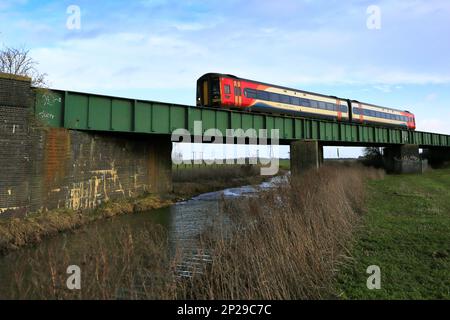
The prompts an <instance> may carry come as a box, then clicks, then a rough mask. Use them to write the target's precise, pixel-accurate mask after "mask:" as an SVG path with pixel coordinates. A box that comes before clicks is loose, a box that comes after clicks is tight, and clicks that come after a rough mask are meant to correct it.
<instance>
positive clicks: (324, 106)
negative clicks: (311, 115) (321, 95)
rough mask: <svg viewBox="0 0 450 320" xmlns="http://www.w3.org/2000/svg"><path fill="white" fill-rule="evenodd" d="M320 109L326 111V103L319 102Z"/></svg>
mask: <svg viewBox="0 0 450 320" xmlns="http://www.w3.org/2000/svg"><path fill="white" fill-rule="evenodd" d="M319 109H322V110H326V109H327V105H326V104H325V102H321V101H320V102H319Z"/></svg>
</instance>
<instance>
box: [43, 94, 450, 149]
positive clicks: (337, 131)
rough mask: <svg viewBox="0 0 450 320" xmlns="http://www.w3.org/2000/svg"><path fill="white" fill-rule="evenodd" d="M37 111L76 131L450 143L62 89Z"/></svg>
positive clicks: (437, 137) (439, 137)
mask: <svg viewBox="0 0 450 320" xmlns="http://www.w3.org/2000/svg"><path fill="white" fill-rule="evenodd" d="M35 114H36V117H37V118H38V119H40V120H41V121H43V122H44V123H45V124H47V125H48V126H51V127H64V128H67V129H75V130H93V131H114V132H130V133H147V134H171V133H172V132H173V131H174V130H175V129H179V128H183V129H187V130H189V131H190V132H191V133H193V132H194V121H202V127H203V131H205V130H207V129H210V128H217V129H219V130H221V132H222V133H223V134H224V135H225V132H226V129H243V130H247V129H256V131H257V132H259V131H258V129H267V130H269V133H270V129H279V135H280V140H281V143H282V144H288V143H289V142H290V141H292V140H305V139H312V140H319V141H321V142H322V143H323V144H324V145H327V144H329V145H360V146H364V145H380V146H381V145H392V144H415V145H419V146H421V147H424V148H426V147H450V136H449V135H443V134H437V133H428V132H419V131H408V130H401V129H391V128H384V127H376V126H369V125H360V124H353V123H341V122H333V121H325V120H315V119H306V118H298V117H290V116H279V115H265V114H251V113H246V112H240V111H235V110H225V109H213V108H199V107H193V106H185V105H177V104H170V103H163V102H155V101H143V100H133V99H126V98H120V97H110V96H102V95H95V94H88V93H79V92H68V91H58V90H46V91H42V90H37V91H36V103H35Z"/></svg>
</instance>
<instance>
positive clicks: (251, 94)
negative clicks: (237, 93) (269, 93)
mask: <svg viewBox="0 0 450 320" xmlns="http://www.w3.org/2000/svg"><path fill="white" fill-rule="evenodd" d="M244 94H245V96H246V97H247V98H250V99H256V91H255V90H253V89H245V90H244Z"/></svg>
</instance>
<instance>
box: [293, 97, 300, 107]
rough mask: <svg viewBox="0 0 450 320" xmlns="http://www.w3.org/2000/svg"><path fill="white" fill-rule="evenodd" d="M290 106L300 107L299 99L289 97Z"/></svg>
mask: <svg viewBox="0 0 450 320" xmlns="http://www.w3.org/2000/svg"><path fill="white" fill-rule="evenodd" d="M291 104H293V105H296V106H299V105H300V99H299V98H298V97H291Z"/></svg>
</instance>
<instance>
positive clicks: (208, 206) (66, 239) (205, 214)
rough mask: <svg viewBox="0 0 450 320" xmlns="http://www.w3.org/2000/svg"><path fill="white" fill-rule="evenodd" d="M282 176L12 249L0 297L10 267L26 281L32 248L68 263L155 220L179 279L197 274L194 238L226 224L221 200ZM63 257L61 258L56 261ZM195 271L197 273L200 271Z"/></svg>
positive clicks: (4, 263) (2, 268) (0, 275)
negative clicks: (64, 256) (176, 257)
mask: <svg viewBox="0 0 450 320" xmlns="http://www.w3.org/2000/svg"><path fill="white" fill-rule="evenodd" d="M284 178H285V177H274V178H272V179H271V180H270V181H269V182H264V183H262V184H261V185H259V186H243V187H238V188H230V189H225V190H222V191H218V192H211V193H206V194H202V195H199V196H197V197H194V198H192V199H190V200H187V201H183V202H179V203H176V204H174V205H172V206H170V207H166V208H161V209H156V210H152V211H149V212H144V213H136V214H130V215H123V216H116V217H113V218H110V219H108V220H103V221H98V222H94V223H92V224H90V225H87V226H84V227H82V228H80V229H78V230H75V231H72V232H67V233H62V234H60V235H58V236H55V237H52V238H49V239H45V240H44V241H42V242H41V243H39V244H38V245H36V246H33V247H26V248H22V249H20V250H18V251H15V252H11V253H10V254H8V255H6V256H4V257H1V258H0V297H5V296H6V297H7V293H6V292H4V291H6V288H10V287H11V281H13V277H12V276H11V275H12V274H13V271H14V270H13V269H14V268H17V266H23V267H24V274H22V276H23V277H24V278H25V279H27V277H29V276H30V275H31V274H32V273H33V270H30V268H28V269H27V268H26V266H27V265H28V264H29V260H30V259H31V258H33V259H36V257H38V259H39V258H41V259H43V257H45V255H37V254H35V253H36V252H37V251H41V252H52V253H53V254H54V255H58V254H61V255H62V254H64V252H70V260H71V261H79V260H80V259H82V257H83V256H84V255H85V254H86V252H87V251H88V250H92V249H93V248H94V247H95V246H93V245H92V244H93V243H94V242H96V241H97V239H99V238H100V239H101V240H102V242H103V243H107V244H108V246H110V248H108V249H111V250H113V249H114V247H115V246H116V245H117V241H118V240H117V234H119V233H120V232H121V230H123V229H124V228H127V229H128V230H130V231H131V232H132V233H133V234H134V233H137V232H139V231H144V230H145V229H146V228H148V227H149V225H151V224H153V225H154V224H159V225H161V226H163V228H164V229H165V230H166V231H167V234H168V244H169V249H168V250H169V251H170V256H173V255H175V254H176V252H177V251H179V250H180V249H181V251H182V252H183V259H182V260H181V261H182V263H181V264H180V265H178V266H177V268H176V271H177V273H178V275H179V276H181V277H185V276H187V277H189V276H190V275H191V274H192V272H193V271H192V270H193V269H195V270H197V271H196V272H198V271H199V270H201V267H200V268H199V266H201V265H202V264H204V262H205V261H206V262H207V261H210V259H211V258H210V256H209V255H208V253H207V252H200V251H199V248H198V239H199V236H200V235H201V234H202V232H203V231H204V230H205V229H206V228H208V227H209V226H211V225H212V224H214V223H217V221H218V220H217V219H221V220H222V221H221V222H225V224H226V223H227V221H223V220H224V219H225V220H226V219H227V217H226V214H225V215H224V214H221V202H222V201H223V200H224V199H227V200H232V199H238V198H242V197H251V196H253V195H255V194H256V193H257V192H258V191H259V190H261V189H267V188H271V187H272V186H273V185H274V184H276V183H279V182H282V181H283V180H284ZM59 260H63V259H59ZM200 272H201V271H200Z"/></svg>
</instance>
